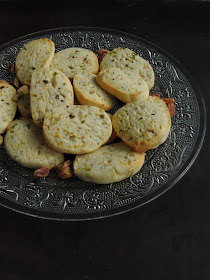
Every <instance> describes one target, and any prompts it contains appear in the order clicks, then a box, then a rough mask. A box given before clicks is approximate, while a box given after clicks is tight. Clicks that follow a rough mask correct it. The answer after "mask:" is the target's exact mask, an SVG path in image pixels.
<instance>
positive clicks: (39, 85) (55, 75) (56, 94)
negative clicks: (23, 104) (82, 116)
mask: <svg viewBox="0 0 210 280" xmlns="http://www.w3.org/2000/svg"><path fill="white" fill-rule="evenodd" d="M30 96H31V97H30V98H31V101H30V102H31V113H32V118H33V120H34V123H35V124H36V125H37V126H39V127H41V126H42V124H43V120H44V116H45V114H46V112H48V111H50V110H51V109H53V108H56V107H61V108H65V107H66V106H68V105H72V104H73V103H74V92H73V87H72V84H71V82H70V81H69V79H68V78H67V77H66V75H65V74H64V73H63V72H61V71H60V70H58V69H55V68H51V67H49V68H45V69H42V70H39V71H35V72H34V73H33V75H32V79H31V89H30Z"/></svg>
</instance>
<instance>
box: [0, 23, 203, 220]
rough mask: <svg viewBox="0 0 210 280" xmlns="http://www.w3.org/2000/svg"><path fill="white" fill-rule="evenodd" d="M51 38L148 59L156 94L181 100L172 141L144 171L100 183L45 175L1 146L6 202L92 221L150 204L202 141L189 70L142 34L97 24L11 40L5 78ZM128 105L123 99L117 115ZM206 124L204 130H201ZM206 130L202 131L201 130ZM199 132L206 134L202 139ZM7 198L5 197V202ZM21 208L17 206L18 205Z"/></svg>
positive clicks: (2, 56) (1, 64)
mask: <svg viewBox="0 0 210 280" xmlns="http://www.w3.org/2000/svg"><path fill="white" fill-rule="evenodd" d="M41 37H48V38H50V39H51V40H53V41H54V42H55V47H56V51H59V50H62V49H64V48H67V47H83V48H88V49H91V50H92V51H94V52H97V49H98V48H103V49H110V50H111V49H113V48H116V47H118V46H125V47H128V48H130V49H133V50H134V51H135V52H136V53H137V54H139V55H141V56H142V57H143V58H145V59H146V60H148V61H149V62H150V64H151V65H152V67H153V69H154V72H155V77H156V80H155V86H154V88H153V89H152V92H158V93H160V94H161V96H162V97H172V98H174V99H175V100H176V115H175V116H174V118H173V119H172V129H171V132H170V136H169V137H168V139H167V141H166V142H165V143H164V144H163V145H161V146H160V147H159V148H157V149H156V150H152V151H149V152H147V155H146V161H145V164H144V166H143V168H142V169H141V171H140V172H139V173H137V174H136V175H134V176H133V177H131V178H129V179H126V180H123V181H122V182H119V183H114V184H109V185H100V186H98V185H95V184H90V183H86V182H83V181H81V180H79V179H77V178H76V177H73V178H70V179H68V180H66V181H62V180H59V179H58V178H57V177H56V174H55V172H54V171H51V173H50V175H49V176H48V177H47V178H45V179H38V178H35V177H34V176H33V171H32V170H30V169H27V168H23V167H21V166H20V165H18V164H17V163H15V162H14V161H13V160H11V159H10V158H9V157H8V156H7V154H6V152H5V151H4V148H3V146H1V147H0V203H1V204H3V205H5V206H7V203H6V202H5V199H6V201H10V202H13V204H12V206H11V204H10V206H9V207H10V208H12V209H14V210H18V211H21V212H24V213H26V214H31V215H36V216H40V217H45V218H51V219H64V220H65V219H71V220H74V219H75V220H76V219H92V218H97V217H102V216H109V215H112V214H116V213H120V212H123V211H125V210H129V209H132V208H134V207H136V206H139V205H142V204H143V203H145V202H148V201H149V200H151V199H152V198H154V197H155V196H157V195H159V194H161V193H162V192H164V191H165V190H166V189H168V188H169V187H170V186H171V185H172V184H173V183H174V182H175V181H177V180H178V179H177V178H179V177H180V176H181V175H183V172H184V170H185V169H186V168H187V166H189V165H190V163H191V160H192V158H193V155H194V154H195V153H196V151H197V150H198V146H199V143H200V142H201V141H202V139H200V138H201V136H199V135H200V134H199V133H201V132H200V130H201V129H202V130H203V124H202V125H201V119H200V112H201V110H203V109H202V106H201V104H199V102H198V98H197V97H196V94H195V92H194V90H193V88H192V86H191V84H190V82H189V81H188V79H187V78H186V76H185V75H184V74H183V72H182V71H181V70H180V69H179V67H177V66H176V65H175V64H174V62H172V61H171V58H170V59H169V58H168V56H167V55H164V54H162V52H161V51H159V50H157V49H158V48H156V47H155V46H153V45H152V46H151V44H150V43H148V42H145V41H144V40H141V39H139V38H137V37H134V36H131V35H128V34H124V33H120V32H115V31H110V30H101V29H96V28H95V29H94V28H80V29H79V28H72V29H71V28H66V29H55V30H48V31H43V32H41V33H36V34H32V35H29V36H26V37H23V38H20V39H18V40H16V41H14V42H11V43H9V44H7V45H5V46H3V47H2V48H0V79H1V80H7V81H9V82H11V81H12V79H13V78H14V75H11V74H10V73H9V72H8V67H9V65H10V64H11V63H13V62H14V60H15V57H16V55H17V53H18V50H19V48H20V47H22V46H23V44H25V43H26V42H28V41H30V40H33V39H37V38H41ZM121 105H122V103H121V102H119V103H118V104H117V105H116V106H115V107H114V108H113V109H112V113H113V112H114V111H116V110H117V109H118V108H119V107H120V106H121ZM201 126H202V128H201ZM201 134H202V133H201ZM198 136H199V137H200V138H198ZM1 198H2V199H4V200H2V201H1ZM17 205H18V206H21V207H22V208H21V207H18V209H17V207H16V206H17Z"/></svg>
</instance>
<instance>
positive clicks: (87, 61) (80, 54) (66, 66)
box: [52, 48, 99, 79]
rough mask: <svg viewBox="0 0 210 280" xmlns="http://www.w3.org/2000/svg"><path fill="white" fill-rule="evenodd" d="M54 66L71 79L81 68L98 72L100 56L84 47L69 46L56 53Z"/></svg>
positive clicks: (94, 72)
mask: <svg viewBox="0 0 210 280" xmlns="http://www.w3.org/2000/svg"><path fill="white" fill-rule="evenodd" d="M52 67H55V68H57V69H59V70H61V71H62V72H63V73H64V74H66V76H67V77H68V78H69V79H73V78H74V75H75V74H76V73H77V72H78V71H80V70H86V71H88V72H90V73H93V74H96V73H98V69H99V64H98V58H97V56H96V55H95V54H94V52H92V51H90V50H88V49H83V48H68V49H64V50H62V51H59V52H57V53H56V54H55V56H54V59H53V61H52Z"/></svg>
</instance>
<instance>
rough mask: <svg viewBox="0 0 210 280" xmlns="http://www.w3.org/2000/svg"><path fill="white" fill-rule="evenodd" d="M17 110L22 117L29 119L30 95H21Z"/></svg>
mask: <svg viewBox="0 0 210 280" xmlns="http://www.w3.org/2000/svg"><path fill="white" fill-rule="evenodd" d="M18 110H19V112H20V114H21V116H22V117H25V118H31V106H30V95H29V94H24V95H21V96H20V98H19V99H18Z"/></svg>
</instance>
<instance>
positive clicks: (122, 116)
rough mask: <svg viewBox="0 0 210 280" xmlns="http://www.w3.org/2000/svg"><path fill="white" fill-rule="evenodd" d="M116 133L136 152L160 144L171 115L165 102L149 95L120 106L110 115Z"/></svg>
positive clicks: (168, 129) (169, 123) (167, 128)
mask: <svg viewBox="0 0 210 280" xmlns="http://www.w3.org/2000/svg"><path fill="white" fill-rule="evenodd" d="M112 124H113V127H114V130H115V132H116V133H117V135H118V136H119V137H120V138H121V139H122V140H123V141H124V142H125V143H126V144H127V145H129V146H130V147H132V148H133V149H134V150H135V151H137V152H146V151H148V150H151V149H154V148H156V147H158V146H159V145H160V144H162V143H163V142H164V141H165V140H166V138H167V137H168V135H169V132H170V128H171V117H170V113H169V110H168V107H167V105H166V104H165V102H164V101H163V100H162V99H160V98H158V97H155V96H154V97H152V96H150V97H149V99H148V100H147V101H141V102H140V101H137V102H133V103H129V104H126V105H125V106H123V107H121V108H120V109H119V110H118V111H117V112H116V113H115V114H114V115H113V117H112Z"/></svg>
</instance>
